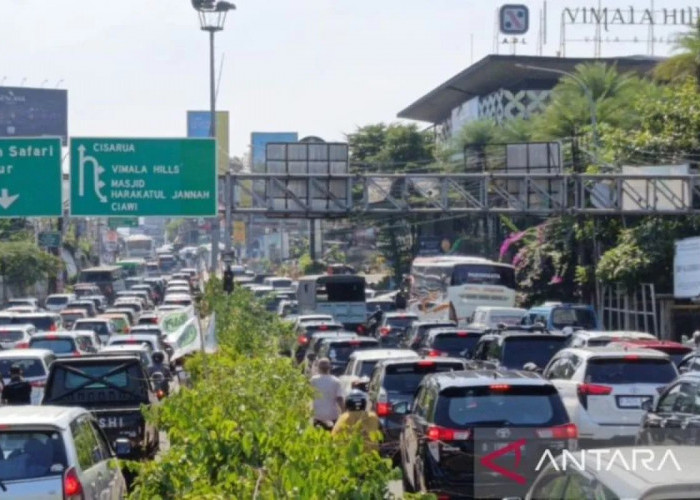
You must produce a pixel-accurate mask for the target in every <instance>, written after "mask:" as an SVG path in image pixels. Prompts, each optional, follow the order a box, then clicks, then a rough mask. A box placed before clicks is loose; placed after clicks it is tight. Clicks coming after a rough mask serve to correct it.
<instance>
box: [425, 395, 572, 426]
mask: <svg viewBox="0 0 700 500" xmlns="http://www.w3.org/2000/svg"><path fill="white" fill-rule="evenodd" d="M494 387H495V388H494V389H491V388H490V387H489V386H479V387H451V388H448V389H445V390H443V391H442V392H440V396H439V398H438V402H437V408H436V413H435V423H437V424H438V425H442V426H445V427H449V428H456V429H462V428H466V427H471V426H475V425H478V426H483V427H489V426H506V425H507V426H511V425H513V426H553V425H561V424H565V423H567V422H568V420H569V419H568V416H567V413H566V410H564V406H563V405H562V402H561V399H559V395H558V393H557V390H556V389H555V388H554V387H552V386H508V385H507V384H494Z"/></svg>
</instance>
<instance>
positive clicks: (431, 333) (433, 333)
mask: <svg viewBox="0 0 700 500" xmlns="http://www.w3.org/2000/svg"><path fill="white" fill-rule="evenodd" d="M483 331H484V330H482V329H481V328H457V327H456V326H447V327H440V328H431V329H430V330H428V334H427V335H428V337H437V336H438V335H444V334H446V333H457V332H466V333H467V334H469V333H477V334H483Z"/></svg>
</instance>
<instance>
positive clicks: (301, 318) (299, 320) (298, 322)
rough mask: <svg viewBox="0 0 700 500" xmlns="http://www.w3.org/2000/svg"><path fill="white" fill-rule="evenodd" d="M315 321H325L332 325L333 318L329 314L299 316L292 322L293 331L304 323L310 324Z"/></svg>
mask: <svg viewBox="0 0 700 500" xmlns="http://www.w3.org/2000/svg"><path fill="white" fill-rule="evenodd" d="M317 321H327V322H328V323H332V322H333V316H331V315H330V314H302V315H300V316H297V319H296V321H295V322H294V329H297V328H299V327H300V326H302V325H303V324H304V323H311V322H317Z"/></svg>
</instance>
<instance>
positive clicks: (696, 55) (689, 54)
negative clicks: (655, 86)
mask: <svg viewBox="0 0 700 500" xmlns="http://www.w3.org/2000/svg"><path fill="white" fill-rule="evenodd" d="M674 49H675V50H676V51H679V52H680V53H678V54H676V55H675V56H673V57H669V58H668V59H666V60H665V61H661V62H660V63H659V64H658V65H657V66H656V68H654V77H655V78H656V79H657V80H659V81H662V82H672V83H673V82H682V81H685V80H687V79H688V78H694V79H695V81H696V82H700V22H698V24H696V25H695V26H694V27H693V29H692V30H690V31H689V32H687V33H685V34H684V35H682V36H681V37H680V38H679V39H678V42H677V43H676V46H675V47H674Z"/></svg>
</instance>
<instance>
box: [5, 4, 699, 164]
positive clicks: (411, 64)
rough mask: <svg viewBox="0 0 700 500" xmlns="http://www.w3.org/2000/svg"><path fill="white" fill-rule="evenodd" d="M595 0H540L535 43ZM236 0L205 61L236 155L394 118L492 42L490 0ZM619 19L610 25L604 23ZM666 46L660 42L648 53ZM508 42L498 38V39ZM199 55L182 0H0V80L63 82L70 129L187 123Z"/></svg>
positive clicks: (531, 39) (201, 65)
mask: <svg viewBox="0 0 700 500" xmlns="http://www.w3.org/2000/svg"><path fill="white" fill-rule="evenodd" d="M509 3H515V2H509ZM522 3H524V4H526V5H528V6H530V11H531V14H530V15H531V22H530V25H531V29H530V32H529V33H528V35H527V36H526V37H525V39H526V44H525V45H519V46H518V53H519V54H530V55H535V54H536V48H537V33H538V11H539V9H540V8H541V6H542V1H541V0H540V1H525V2H522ZM650 3H651V2H650V1H647V0H645V1H637V0H606V1H602V5H603V7H606V6H607V7H610V8H614V7H624V8H627V9H629V5H635V7H639V8H640V9H643V8H648V7H649V5H650ZM656 3H657V8H658V9H660V8H661V7H659V5H660V4H663V7H664V8H669V9H670V8H674V7H686V6H694V7H700V1H698V0H663V1H662V0H657V1H656ZM596 4H597V1H596V0H574V1H569V0H567V1H565V0H549V2H548V20H549V22H548V23H547V24H548V30H547V31H548V44H547V45H546V46H545V47H544V53H545V55H556V52H557V50H559V41H560V35H559V34H560V29H559V28H560V27H559V20H560V18H561V15H562V9H563V8H564V7H571V8H576V7H579V8H582V7H588V8H590V7H594V6H595V5H596ZM236 5H237V10H236V11H234V12H231V13H229V16H228V19H227V22H226V27H225V30H224V31H222V32H220V33H218V34H217V35H216V62H217V72H218V71H219V68H221V70H222V73H221V76H220V82H221V83H220V87H219V94H218V102H217V108H218V109H219V110H228V111H229V112H230V123H231V125H230V141H231V147H230V152H231V154H232V155H239V156H240V155H242V154H244V153H246V152H247V151H248V148H249V143H250V133H251V132H253V131H298V132H299V134H300V137H303V136H305V135H318V136H321V137H323V138H324V139H326V140H328V141H334V140H344V137H345V136H344V134H346V133H349V132H352V131H353V130H355V129H356V127H358V126H362V125H366V124H369V123H376V122H380V121H384V122H391V121H395V120H396V114H397V113H398V112H399V111H400V110H401V109H403V108H405V107H406V106H408V105H409V104H411V103H412V102H413V101H415V100H416V99H418V98H419V97H421V96H422V95H424V94H425V93H427V92H428V91H430V90H431V89H433V88H435V87H436V86H437V85H439V84H440V83H442V82H443V81H445V80H446V79H448V78H449V77H451V76H453V75H455V74H456V73H458V72H460V71H461V70H463V69H465V68H466V67H467V66H468V65H469V64H470V63H471V62H472V61H477V60H479V59H480V58H482V57H484V56H486V55H487V54H490V53H493V47H494V31H495V19H496V18H495V13H496V8H497V7H498V6H499V5H500V2H491V1H489V0H354V1H348V0H297V1H295V2H293V1H290V0H257V1H253V0H239V1H238V2H237V3H236ZM623 31H624V30H623ZM680 31H682V28H680V27H679V28H673V29H669V28H666V29H659V32H658V33H659V34H663V35H669V34H673V33H678V32H680ZM568 33H569V34H568V35H567V37H572V38H574V37H578V38H585V37H591V36H593V27H591V26H588V27H579V28H573V27H571V28H569V31H568ZM619 33H622V31H620V30H619V29H618V31H617V32H614V30H612V29H611V33H610V36H611V37H613V38H614V36H615V35H616V34H619ZM630 33H631V32H630V31H629V29H628V30H627V31H624V34H625V35H627V34H630ZM634 35H635V36H638V37H639V38H645V36H646V35H647V30H646V28H644V27H638V28H637V29H636V31H634ZM631 37H632V35H631V34H630V38H631ZM501 38H502V37H501ZM623 38H624V36H623ZM472 40H473V44H472ZM669 47H670V46H669V45H665V44H662V45H660V46H659V47H658V48H657V52H656V53H657V55H665V54H667V53H668V52H669ZM509 50H510V49H509V48H507V47H506V46H502V45H501V46H500V51H501V53H508V52H509ZM646 52H647V46H646V44H645V43H638V44H632V43H616V44H605V45H604V46H603V56H612V55H618V54H645V53H646ZM566 55H567V56H592V55H593V46H592V45H591V44H588V43H580V42H579V43H569V44H567V51H566ZM222 61H223V63H222ZM208 64H209V48H208V39H207V34H206V33H205V32H203V31H201V30H200V29H199V22H198V18H197V14H196V12H195V11H194V10H193V9H192V6H191V3H190V1H189V0H118V1H111V2H110V1H107V0H97V1H94V2H88V1H85V0H80V1H78V0H53V1H49V0H1V1H0V81H3V84H4V85H8V86H16V85H20V83H22V82H24V83H23V85H25V86H28V87H39V86H42V85H43V86H45V87H47V88H54V87H56V86H58V88H65V89H68V96H69V97H68V99H69V134H70V135H72V136H76V137H78V136H104V137H181V136H185V134H186V112H187V110H189V109H208V106H209V69H208ZM59 82H60V83H59ZM428 125H429V124H427V123H426V124H421V126H426V127H427V126H428Z"/></svg>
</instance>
